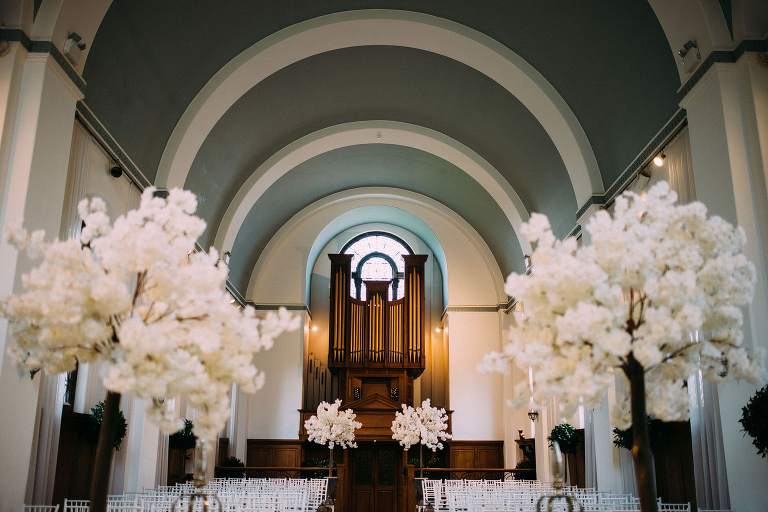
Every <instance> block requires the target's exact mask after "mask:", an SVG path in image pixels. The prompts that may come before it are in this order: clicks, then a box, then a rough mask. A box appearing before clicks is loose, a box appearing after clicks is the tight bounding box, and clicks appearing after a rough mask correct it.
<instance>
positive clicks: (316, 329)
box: [312, 325, 320, 332]
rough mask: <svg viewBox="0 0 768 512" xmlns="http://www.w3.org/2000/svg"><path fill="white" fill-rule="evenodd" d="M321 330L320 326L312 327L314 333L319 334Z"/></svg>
mask: <svg viewBox="0 0 768 512" xmlns="http://www.w3.org/2000/svg"><path fill="white" fill-rule="evenodd" d="M319 330H320V328H319V327H318V326H316V325H313V326H312V332H317V331H319Z"/></svg>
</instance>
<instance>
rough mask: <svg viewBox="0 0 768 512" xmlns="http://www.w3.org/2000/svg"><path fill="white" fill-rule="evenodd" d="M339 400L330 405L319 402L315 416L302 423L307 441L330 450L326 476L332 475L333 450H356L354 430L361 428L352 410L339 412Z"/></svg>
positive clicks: (361, 425)
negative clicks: (337, 448)
mask: <svg viewBox="0 0 768 512" xmlns="http://www.w3.org/2000/svg"><path fill="white" fill-rule="evenodd" d="M340 407H341V400H339V399H336V400H335V401H334V402H333V403H332V404H329V403H328V402H320V405H318V406H317V414H315V415H312V416H311V417H310V418H309V419H308V420H306V421H305V422H304V428H305V429H306V431H307V435H308V441H310V442H313V443H317V444H320V445H324V446H327V447H328V449H329V450H330V459H328V476H329V477H330V476H332V474H333V449H334V447H336V446H340V447H341V448H343V449H345V450H346V449H347V448H357V443H356V442H355V430H358V429H360V428H362V427H363V424H362V423H360V422H359V421H355V417H356V415H355V413H354V412H352V409H346V410H344V411H340V410H339V409H340Z"/></svg>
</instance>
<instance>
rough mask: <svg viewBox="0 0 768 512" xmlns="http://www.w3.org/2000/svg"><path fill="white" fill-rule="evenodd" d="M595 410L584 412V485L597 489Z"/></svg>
mask: <svg viewBox="0 0 768 512" xmlns="http://www.w3.org/2000/svg"><path fill="white" fill-rule="evenodd" d="M594 425H595V419H594V411H593V410H592V409H587V410H586V411H585V413H584V485H585V487H587V488H590V487H591V488H593V489H597V454H596V452H595V427H594Z"/></svg>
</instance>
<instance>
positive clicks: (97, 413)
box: [88, 401, 128, 450]
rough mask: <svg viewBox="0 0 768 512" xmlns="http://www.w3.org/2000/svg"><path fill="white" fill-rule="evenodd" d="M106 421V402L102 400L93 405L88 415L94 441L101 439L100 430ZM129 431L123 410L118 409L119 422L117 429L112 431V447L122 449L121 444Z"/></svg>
mask: <svg viewBox="0 0 768 512" xmlns="http://www.w3.org/2000/svg"><path fill="white" fill-rule="evenodd" d="M102 421H104V402H103V401H101V402H99V403H97V404H96V405H94V406H93V407H91V414H90V415H89V416H88V425H89V430H90V435H91V439H93V441H94V443H97V442H98V440H99V432H100V431H101V423H102ZM126 432H128V423H127V422H126V421H125V416H124V415H123V411H121V410H119V409H118V410H117V423H116V424H115V429H114V431H113V432H112V448H114V449H115V450H119V449H120V444H121V443H122V442H123V438H125V434H126Z"/></svg>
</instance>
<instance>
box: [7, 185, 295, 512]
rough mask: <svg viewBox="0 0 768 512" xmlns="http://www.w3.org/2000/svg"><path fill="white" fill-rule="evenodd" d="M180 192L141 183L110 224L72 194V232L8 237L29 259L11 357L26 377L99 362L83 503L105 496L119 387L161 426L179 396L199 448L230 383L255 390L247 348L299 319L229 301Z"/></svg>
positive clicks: (172, 420) (14, 312)
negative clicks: (100, 412)
mask: <svg viewBox="0 0 768 512" xmlns="http://www.w3.org/2000/svg"><path fill="white" fill-rule="evenodd" d="M196 207H197V200H196V198H195V196H194V195H193V194H192V193H190V192H185V191H182V190H171V191H170V192H169V193H168V194H167V197H162V196H160V195H158V194H155V190H154V189H153V188H148V189H147V190H145V191H144V193H143V194H142V196H141V204H140V206H139V208H138V209H136V210H132V211H130V212H128V213H127V214H125V215H123V216H120V217H118V218H117V219H116V220H115V221H114V223H110V220H109V217H108V216H107V213H106V205H105V203H104V202H103V201H102V200H101V199H98V198H96V199H91V200H87V199H86V200H83V201H82V202H81V203H80V205H79V208H78V210H79V213H80V215H81V217H82V219H83V221H84V223H85V226H84V228H83V230H82V233H81V235H80V239H79V240H78V239H72V240H66V241H52V242H45V241H44V233H42V232H40V231H37V232H34V233H32V234H28V233H27V232H26V231H24V230H23V229H21V228H18V229H15V230H13V231H12V232H11V233H10V234H9V239H10V241H11V242H12V243H13V244H14V245H16V247H18V248H19V249H20V250H25V251H26V252H27V254H28V255H29V257H30V258H31V259H32V260H33V261H37V260H39V263H38V264H37V266H36V267H34V268H33V269H32V270H31V271H30V272H28V273H27V274H25V275H24V276H23V278H22V291H21V292H20V293H19V294H17V295H13V296H11V297H9V298H8V299H7V300H6V301H5V302H4V303H3V305H2V314H3V315H4V316H6V317H7V318H8V319H9V321H10V324H11V328H12V332H13V344H12V345H11V347H10V353H11V355H12V356H13V357H14V358H15V359H16V361H17V363H18V366H19V367H20V368H21V369H23V370H25V371H28V372H30V373H31V374H32V375H33V376H34V374H35V373H37V372H39V371H43V372H45V373H60V372H65V371H71V370H74V369H75V367H76V365H77V364H78V363H95V362H100V363H101V365H102V369H103V382H104V386H105V387H106V388H107V390H108V393H107V399H106V400H105V411H104V421H103V422H102V430H101V435H100V437H99V445H98V447H97V456H96V461H95V464H94V479H93V482H92V499H93V509H95V510H101V509H102V508H103V506H104V504H105V501H106V494H105V493H106V488H107V484H108V481H109V467H110V460H111V456H112V451H111V450H109V449H107V447H106V445H104V446H102V444H103V443H104V441H105V440H107V442H108V440H109V436H108V435H105V433H107V432H110V429H111V428H112V427H111V425H112V423H113V421H114V417H115V415H116V414H117V411H118V407H119V401H120V394H121V393H133V394H134V395H136V396H138V397H140V398H144V399H147V400H148V403H149V405H148V416H149V417H150V418H151V419H153V420H154V421H156V422H157V423H158V425H159V426H160V428H161V430H162V431H163V432H166V433H173V432H175V431H177V430H178V429H179V428H180V427H181V425H182V418H180V417H179V416H178V414H176V412H175V411H174V410H173V408H172V407H170V405H171V404H170V400H171V399H173V398H176V397H182V396H184V397H187V399H188V403H189V405H190V406H192V407H194V408H195V409H196V411H197V415H196V418H195V433H196V434H197V436H198V438H199V439H200V440H202V441H203V442H204V443H205V445H204V446H210V442H211V441H213V440H215V438H216V435H217V434H218V432H220V431H221V430H222V429H223V428H224V426H225V423H226V421H227V419H228V418H229V409H230V405H229V403H230V402H229V400H230V398H229V392H230V390H231V387H232V384H233V383H236V384H237V385H238V386H239V389H241V390H243V391H245V392H255V391H256V390H258V389H259V388H260V387H261V386H262V385H263V382H264V374H263V373H261V372H260V371H259V370H257V368H256V367H255V366H254V358H255V355H256V353H257V352H259V351H261V350H264V349H268V348H270V347H271V346H272V343H273V341H274V339H275V338H276V337H277V336H278V335H280V334H281V333H282V332H283V331H285V330H293V329H296V328H297V327H298V322H299V318H298V317H293V316H292V315H290V314H288V313H287V312H286V311H285V310H281V311H280V312H279V313H270V314H268V315H267V316H266V317H265V318H258V317H257V316H256V314H255V310H254V309H253V308H252V307H249V306H246V307H245V308H242V309H241V308H239V307H236V306H235V305H233V304H231V300H230V296H229V295H228V293H227V291H226V288H225V284H226V279H227V267H226V265H225V264H224V263H223V262H222V261H220V259H219V258H218V254H217V253H216V251H215V249H211V250H210V251H209V252H197V251H196V250H195V241H196V240H197V238H198V236H200V234H202V232H203V230H204V229H205V223H204V222H203V220H201V219H200V218H198V217H196V216H195V215H194V212H195V209H196Z"/></svg>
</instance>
